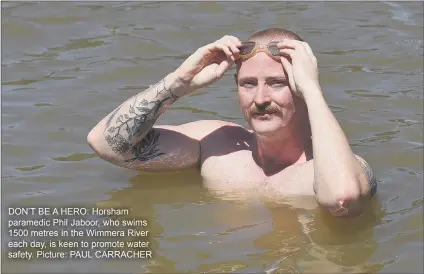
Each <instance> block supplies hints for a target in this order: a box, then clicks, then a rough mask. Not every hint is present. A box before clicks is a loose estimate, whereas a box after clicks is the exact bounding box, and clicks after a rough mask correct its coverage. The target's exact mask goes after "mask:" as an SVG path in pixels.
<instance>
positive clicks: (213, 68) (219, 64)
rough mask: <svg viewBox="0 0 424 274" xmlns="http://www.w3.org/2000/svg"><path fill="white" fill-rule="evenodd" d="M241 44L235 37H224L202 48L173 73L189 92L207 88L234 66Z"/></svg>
mask: <svg viewBox="0 0 424 274" xmlns="http://www.w3.org/2000/svg"><path fill="white" fill-rule="evenodd" d="M240 46H241V42H240V40H239V39H238V38H237V37H234V36H228V35H226V36H224V37H222V38H221V39H219V40H217V41H215V42H213V43H211V44H208V45H206V46H203V47H201V48H199V49H198V50H196V52H194V53H193V54H192V55H191V56H190V57H188V58H187V59H186V60H185V61H184V62H183V63H182V64H181V66H180V67H179V68H178V69H177V70H176V71H175V72H174V75H175V76H176V77H177V78H178V79H180V80H181V81H182V82H184V83H186V84H187V85H188V86H189V87H190V89H188V90H190V91H195V90H198V89H200V88H203V87H205V86H208V85H210V84H212V83H214V82H215V81H217V80H219V79H220V78H222V76H224V73H225V72H226V71H227V70H228V69H229V68H231V66H232V65H233V64H234V61H235V59H236V58H237V55H238V54H239V47H240Z"/></svg>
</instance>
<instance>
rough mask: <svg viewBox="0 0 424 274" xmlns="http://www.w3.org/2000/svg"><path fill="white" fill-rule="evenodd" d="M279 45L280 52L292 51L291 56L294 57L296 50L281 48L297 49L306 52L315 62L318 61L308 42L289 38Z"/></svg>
mask: <svg viewBox="0 0 424 274" xmlns="http://www.w3.org/2000/svg"><path fill="white" fill-rule="evenodd" d="M277 46H278V47H279V48H280V52H282V53H283V52H284V53H288V52H290V56H291V57H294V52H293V51H281V50H282V49H292V50H294V51H297V52H304V53H306V54H307V56H308V57H309V58H310V59H311V60H312V61H313V62H314V63H316V61H317V59H316V57H315V55H314V53H313V52H312V49H311V47H310V46H309V44H308V43H306V42H302V41H297V40H290V39H287V40H284V41H282V42H280V43H278V44H277Z"/></svg>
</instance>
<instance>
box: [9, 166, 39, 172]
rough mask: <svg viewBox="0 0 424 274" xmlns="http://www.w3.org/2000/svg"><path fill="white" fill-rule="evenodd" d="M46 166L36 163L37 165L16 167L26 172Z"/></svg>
mask: <svg viewBox="0 0 424 274" xmlns="http://www.w3.org/2000/svg"><path fill="white" fill-rule="evenodd" d="M45 166H46V165H36V166H28V167H17V168H15V169H17V170H19V171H23V172H26V171H34V170H38V169H42V168H43V167H45Z"/></svg>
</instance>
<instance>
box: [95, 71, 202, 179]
mask: <svg viewBox="0 0 424 274" xmlns="http://www.w3.org/2000/svg"><path fill="white" fill-rule="evenodd" d="M188 89H189V88H188V86H187V85H186V84H184V83H183V82H182V81H180V80H179V78H178V77H176V76H175V74H174V73H171V74H169V75H167V76H166V77H165V78H164V79H162V80H161V81H159V82H158V83H157V84H155V85H153V86H151V87H150V88H148V89H147V90H145V91H142V92H140V93H139V94H137V95H135V96H133V97H131V98H130V99H128V100H126V101H125V102H124V103H122V104H121V105H120V106H119V107H117V108H116V109H115V110H114V111H112V112H111V113H110V114H109V115H107V116H106V117H105V118H104V119H103V120H101V121H100V122H99V123H98V124H97V125H96V126H95V127H94V128H93V129H92V130H91V131H90V133H89V134H88V137H87V141H88V143H89V145H90V146H91V148H92V149H93V150H94V151H95V152H96V153H97V154H98V155H99V156H100V157H101V158H103V159H104V160H106V161H108V162H111V163H113V164H116V165H119V166H122V167H126V168H131V169H142V170H146V171H160V170H176V169H181V168H189V167H193V166H196V165H198V163H199V158H200V144H199V140H198V139H197V138H196V136H190V132H193V130H192V127H193V125H192V123H189V124H185V125H180V126H157V127H153V126H154V124H155V122H156V120H157V119H158V118H159V116H160V115H161V114H162V113H163V112H164V111H165V110H167V109H168V108H169V107H170V106H171V105H172V104H173V103H174V102H176V101H177V100H178V99H179V98H180V97H182V96H183V95H184V94H187V93H190V92H191V91H188Z"/></svg>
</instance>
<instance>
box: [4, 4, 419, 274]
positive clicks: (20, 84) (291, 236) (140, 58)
mask: <svg viewBox="0 0 424 274" xmlns="http://www.w3.org/2000/svg"><path fill="white" fill-rule="evenodd" d="M1 5H2V194H3V195H2V201H3V203H2V204H3V205H10V204H21V205H64V204H77V205H78V204H87V203H90V204H98V205H106V206H125V207H131V208H133V211H132V213H131V214H132V215H133V216H134V217H146V218H149V220H150V222H151V228H150V229H151V231H152V235H153V237H152V244H153V247H154V250H155V257H154V260H152V261H132V262H128V261H125V262H123V261H121V262H120V261H113V262H102V261H51V262H49V263H45V262H41V261H37V262H31V263H24V262H18V263H11V262H3V266H4V269H3V270H4V271H6V272H27V273H29V272H40V273H50V272H51V273H53V272H54V273H59V272H63V273H65V272H68V273H69V272H73V273H95V272H97V273H100V272H114V273H118V272H131V273H135V272H138V273H142V272H158V273H159V272H160V273H171V272H190V273H212V272H213V273H218V272H224V273H228V272H232V271H233V272H238V273H247V272H251V273H252V272H255V273H258V272H264V271H269V272H278V271H279V272H280V273H288V272H314V273H318V272H321V273H340V272H351V273H353V272H354V273H380V272H397V271H401V272H408V273H412V272H416V273H418V272H421V273H422V271H423V261H422V258H423V217H422V216H423V215H422V214H423V212H422V211H423V101H422V100H423V5H422V3H420V2H345V3H342V2H299V3H295V2H262V3H259V2H243V3H241V2H228V3H225V2H201V3H196V2H146V3H143V2H63V3H59V2H38V3H36V2H2V4H1ZM274 26H279V27H285V28H288V29H290V30H292V31H295V32H297V33H298V34H299V35H300V36H301V37H302V38H304V39H305V40H306V41H308V42H309V44H310V45H311V47H312V49H313V51H314V52H315V54H316V56H317V58H318V61H319V67H320V74H321V84H322V88H323V90H324V91H325V94H326V98H327V100H328V103H329V104H330V106H331V109H332V110H333V111H334V113H335V115H336V117H337V119H338V121H339V122H340V124H341V126H342V128H343V129H344V131H345V133H346V135H347V136H348V138H349V141H350V143H351V145H352V147H353V150H354V152H355V153H357V154H359V155H361V156H362V157H364V158H365V159H367V160H368V161H369V163H370V164H371V166H372V168H373V169H374V171H375V173H376V175H377V177H378V180H379V193H378V196H377V198H376V199H375V201H374V204H373V214H370V216H365V218H364V220H362V221H360V222H359V221H358V222H352V221H346V222H342V223H340V222H339V223H334V222H330V223H328V220H326V219H325V218H323V216H321V215H320V214H319V212H317V211H315V210H311V209H293V208H291V207H290V206H285V205H275V204H274V205H271V204H255V203H243V202H233V201H228V200H222V199H220V198H218V197H216V196H215V195H214V194H213V193H211V192H209V191H208V190H207V189H205V188H204V187H202V184H201V180H200V177H199V176H198V174H197V173H195V172H191V171H188V172H182V173H178V174H162V175H151V174H142V173H138V172H136V171H130V170H125V169H122V168H119V167H114V166H112V165H111V164H108V163H106V162H105V161H103V160H101V159H99V158H98V157H97V156H96V155H94V154H93V152H92V150H91V149H90V148H89V146H88V145H87V143H86V136H87V133H88V132H89V131H90V129H91V128H92V127H93V126H94V125H95V124H96V123H97V122H98V121H99V120H100V119H102V118H103V117H104V116H105V115H106V114H107V113H109V112H110V111H111V110H113V109H114V108H115V107H116V106H118V104H120V103H121V102H122V101H124V100H125V99H126V98H129V97H131V96H132V95H134V94H136V93H138V92H140V91H142V90H143V89H145V88H146V87H147V86H148V85H151V84H154V83H156V82H157V81H158V80H160V79H161V78H163V77H164V76H165V75H166V74H167V73H169V72H171V71H172V70H174V69H175V68H177V66H178V65H179V64H180V63H181V62H182V61H183V60H184V59H185V58H186V57H187V56H188V55H189V54H191V53H192V52H194V51H195V50H196V49H197V48H198V47H200V46H202V45H204V44H206V43H210V42H212V41H214V40H216V39H219V38H220V37H221V36H223V35H226V34H230V35H235V36H238V37H239V38H240V39H242V40H243V39H246V38H247V37H248V36H249V35H250V34H251V33H252V32H254V31H257V30H261V29H264V28H267V27H274ZM233 72H234V71H233V70H231V71H229V72H228V73H227V75H226V76H225V77H224V78H223V79H222V80H221V81H219V82H218V83H216V84H214V85H212V86H210V87H208V88H205V89H203V90H201V91H199V92H198V93H196V94H193V95H192V96H189V97H187V98H185V99H184V100H181V101H180V102H178V103H177V104H175V105H174V106H173V108H172V109H171V110H169V111H168V112H166V114H164V115H163V116H162V117H161V119H160V120H159V122H158V123H160V124H179V123H185V122H189V121H193V120H198V119H223V120H227V121H234V122H238V123H241V124H243V125H245V123H244V121H243V118H242V115H241V112H240V110H239V106H238V102H237V98H236V89H235V85H234V82H233V78H232V74H233ZM5 236H6V235H3V237H5ZM6 239H7V238H6Z"/></svg>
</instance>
